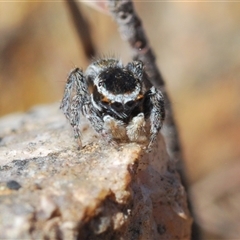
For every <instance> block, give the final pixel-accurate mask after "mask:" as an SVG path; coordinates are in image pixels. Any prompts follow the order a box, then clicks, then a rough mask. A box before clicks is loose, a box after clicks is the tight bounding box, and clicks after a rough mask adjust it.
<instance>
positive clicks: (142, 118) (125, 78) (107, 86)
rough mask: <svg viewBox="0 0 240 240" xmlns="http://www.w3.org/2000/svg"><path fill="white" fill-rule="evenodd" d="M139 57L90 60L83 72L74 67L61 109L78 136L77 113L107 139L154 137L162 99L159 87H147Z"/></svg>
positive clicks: (149, 139)
mask: <svg viewBox="0 0 240 240" xmlns="http://www.w3.org/2000/svg"><path fill="white" fill-rule="evenodd" d="M146 81H148V80H147V76H146V73H145V72H144V69H143V64H142V62H141V61H133V62H131V63H128V64H127V65H126V66H123V64H122V63H121V62H120V61H119V60H116V59H114V58H106V59H100V60H98V61H95V62H93V63H92V64H91V65H90V66H89V67H88V68H87V70H86V72H85V74H84V73H83V72H82V71H81V70H80V69H79V68H75V69H74V70H72V71H71V72H70V75H69V77H68V79H67V83H66V86H65V92H64V96H63V99H62V103H61V107H60V108H61V109H62V110H63V113H64V114H65V116H66V118H67V119H68V120H69V122H70V124H71V126H72V127H73V130H74V136H75V138H77V139H78V140H79V145H80V147H81V146H82V143H81V133H80V130H79V123H80V113H82V115H84V116H85V117H86V118H87V119H88V121H89V122H90V124H91V125H92V127H93V128H94V129H95V130H96V132H98V133H99V134H100V135H102V136H103V137H104V139H106V140H107V142H110V143H113V144H116V141H133V142H147V143H148V148H150V147H151V145H152V143H153V142H154V140H155V139H156V137H157V134H158V132H159V130H160V129H161V127H162V123H163V120H164V115H165V112H164V100H163V95H162V93H161V91H160V90H158V89H156V88H155V87H153V86H152V87H149V88H148V89H147V87H146V84H145V82H146Z"/></svg>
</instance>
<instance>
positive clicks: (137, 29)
mask: <svg viewBox="0 0 240 240" xmlns="http://www.w3.org/2000/svg"><path fill="white" fill-rule="evenodd" d="M108 5H109V10H110V12H111V14H112V16H113V18H114V20H115V21H116V22H117V24H118V27H119V31H120V34H121V36H122V38H123V39H124V40H126V41H128V43H129V44H130V46H131V49H132V51H133V58H134V59H136V60H141V61H142V62H143V63H144V66H145V71H146V73H147V75H148V77H149V80H150V82H151V84H152V85H154V86H155V87H157V88H159V89H160V90H161V91H162V93H163V95H164V100H165V110H166V119H165V122H164V126H165V130H164V131H163V134H164V137H165V141H166V145H167V150H168V153H169V155H170V158H171V159H172V160H173V161H174V162H175V165H176V170H177V171H178V172H179V174H180V176H181V179H182V183H183V185H184V187H185V189H186V191H187V192H188V182H187V178H186V174H185V166H184V163H183V158H182V152H181V144H180V140H179V135H178V130H177V126H176V123H175V120H174V117H173V111H172V106H171V101H170V99H169V97H168V94H167V92H166V89H165V83H164V80H163V78H162V75H161V73H160V71H159V70H158V67H157V65H156V61H155V55H154V53H153V51H152V49H151V47H150V45H149V42H148V39H147V36H146V34H145V31H144V29H143V26H142V23H141V20H140V18H139V17H138V15H137V14H136V12H135V10H134V6H133V4H132V1H131V0H108ZM189 207H190V210H191V213H192V214H193V210H192V209H191V208H192V206H191V203H190V202H189ZM193 215H194V214H193ZM192 239H194V240H196V239H199V229H198V228H197V226H196V225H195V223H194V225H193V228H192Z"/></svg>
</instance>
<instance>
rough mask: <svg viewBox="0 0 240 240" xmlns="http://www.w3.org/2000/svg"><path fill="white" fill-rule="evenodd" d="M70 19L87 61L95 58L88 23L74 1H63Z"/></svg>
mask: <svg viewBox="0 0 240 240" xmlns="http://www.w3.org/2000/svg"><path fill="white" fill-rule="evenodd" d="M65 1H66V4H67V7H68V9H69V12H70V16H71V18H72V21H73V24H74V28H75V29H76V31H77V34H78V37H79V40H80V41H81V42H82V44H83V49H84V52H85V55H86V57H87V58H88V59H92V58H93V57H94V56H95V53H96V50H95V47H94V44H93V41H92V37H91V34H90V27H89V24H88V22H87V21H86V20H85V18H84V17H83V15H82V13H81V10H80V6H79V4H77V3H76V2H75V1H74V0H65Z"/></svg>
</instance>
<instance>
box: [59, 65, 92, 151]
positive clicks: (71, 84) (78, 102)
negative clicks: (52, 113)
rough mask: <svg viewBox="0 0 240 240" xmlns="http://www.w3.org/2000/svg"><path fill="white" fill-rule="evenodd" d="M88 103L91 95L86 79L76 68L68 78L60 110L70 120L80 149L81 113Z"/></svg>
mask: <svg viewBox="0 0 240 240" xmlns="http://www.w3.org/2000/svg"><path fill="white" fill-rule="evenodd" d="M88 102H89V95H88V90H87V85H86V81H85V77H84V75H83V72H82V71H81V70H80V69H79V68H75V69H74V70H72V71H71V72H70V74H69V76H68V79H67V83H66V86H65V90H64V95H63V99H62V102H61V106H60V109H62V111H63V113H64V115H65V116H66V118H67V119H68V120H69V122H70V124H71V126H72V128H73V131H74V137H75V138H76V139H78V143H79V147H82V141H81V132H80V129H79V123H80V113H81V112H82V108H83V106H84V105H86V104H87V103H88Z"/></svg>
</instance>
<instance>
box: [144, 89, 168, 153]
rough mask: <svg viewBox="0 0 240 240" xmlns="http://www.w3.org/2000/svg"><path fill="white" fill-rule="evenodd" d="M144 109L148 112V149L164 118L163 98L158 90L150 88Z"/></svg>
mask: <svg viewBox="0 0 240 240" xmlns="http://www.w3.org/2000/svg"><path fill="white" fill-rule="evenodd" d="M147 94H148V96H147V102H146V107H147V108H149V109H151V110H150V126H151V128H150V142H149V145H148V148H149V149H150V148H151V146H152V144H153V142H154V141H155V140H156V138H157V134H158V132H159V130H160V129H161V127H162V124H163V120H164V118H165V108H164V98H163V95H162V93H161V91H160V90H158V89H157V88H155V87H151V88H150V90H149V91H148V93H147Z"/></svg>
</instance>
